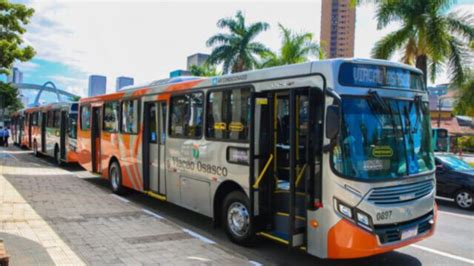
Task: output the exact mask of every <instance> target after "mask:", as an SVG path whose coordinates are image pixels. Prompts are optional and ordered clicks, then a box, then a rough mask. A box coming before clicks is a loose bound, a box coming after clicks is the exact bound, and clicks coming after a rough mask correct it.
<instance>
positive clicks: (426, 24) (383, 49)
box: [372, 0, 474, 82]
mask: <svg viewBox="0 0 474 266" xmlns="http://www.w3.org/2000/svg"><path fill="white" fill-rule="evenodd" d="M452 3H453V1H451V0H385V1H376V6H377V9H376V18H377V27H378V28H379V29H383V28H385V27H386V26H387V25H388V24H390V23H391V22H400V23H401V28H400V29H399V30H396V31H394V32H392V33H390V34H388V35H387V36H385V37H384V38H382V39H381V40H380V41H378V42H377V43H376V44H375V46H374V48H373V50H372V56H373V57H375V58H382V59H388V58H390V57H391V56H392V55H393V54H394V53H395V52H396V51H401V52H402V61H403V62H404V63H407V64H411V65H416V67H417V68H419V69H421V70H422V71H423V73H424V78H425V82H427V77H428V72H429V76H430V79H431V81H432V82H434V81H435V78H436V74H437V73H438V72H439V71H441V69H442V68H443V67H447V69H448V71H449V72H448V73H449V75H450V78H451V80H452V81H453V82H462V81H463V80H464V72H465V69H464V66H465V65H466V64H467V62H469V60H470V57H472V55H471V53H470V52H469V50H468V49H469V48H468V44H469V42H470V41H472V40H473V39H474V28H473V25H474V20H473V16H472V14H468V13H466V14H463V15H460V14H459V13H456V12H450V13H447V12H446V11H447V10H448V9H449V8H450V7H451V5H452Z"/></svg>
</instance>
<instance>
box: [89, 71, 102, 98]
mask: <svg viewBox="0 0 474 266" xmlns="http://www.w3.org/2000/svg"><path fill="white" fill-rule="evenodd" d="M106 88H107V78H106V77H105V76H99V75H90V76H89V90H88V95H87V96H88V97H91V96H97V95H102V94H105V90H106Z"/></svg>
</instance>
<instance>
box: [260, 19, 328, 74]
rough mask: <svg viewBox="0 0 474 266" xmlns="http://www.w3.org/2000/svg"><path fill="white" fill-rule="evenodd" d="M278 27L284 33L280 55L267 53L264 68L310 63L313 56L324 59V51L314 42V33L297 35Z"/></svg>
mask: <svg viewBox="0 0 474 266" xmlns="http://www.w3.org/2000/svg"><path fill="white" fill-rule="evenodd" d="M278 27H279V28H280V30H281V33H282V41H281V47H280V51H279V54H278V55H277V54H275V53H273V52H268V53H265V54H264V55H263V57H264V61H263V64H262V67H272V66H280V65H288V64H297V63H303V62H306V61H309V57H311V56H315V57H318V58H319V59H323V58H324V53H323V50H322V49H320V47H319V45H318V44H316V43H315V42H314V41H313V34H312V33H309V32H306V33H295V32H293V31H291V30H290V29H288V28H285V27H284V26H283V25H281V24H278Z"/></svg>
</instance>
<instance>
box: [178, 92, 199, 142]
mask: <svg viewBox="0 0 474 266" xmlns="http://www.w3.org/2000/svg"><path fill="white" fill-rule="evenodd" d="M203 98H204V97H203V93H202V92H195V93H189V94H184V95H177V96H173V97H172V98H171V111H170V115H171V126H170V136H172V137H189V138H194V139H198V138H201V137H202V124H203Z"/></svg>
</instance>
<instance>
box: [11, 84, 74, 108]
mask: <svg viewBox="0 0 474 266" xmlns="http://www.w3.org/2000/svg"><path fill="white" fill-rule="evenodd" d="M12 85H13V86H14V87H16V88H17V89H22V90H37V91H39V93H38V95H37V96H36V99H35V102H34V104H38V101H39V97H40V96H41V93H42V92H43V91H50V92H55V93H56V95H58V101H59V100H60V98H59V97H60V96H59V95H64V96H66V97H75V96H77V95H75V94H72V93H70V92H67V91H64V90H61V89H58V88H57V87H56V86H55V85H54V83H53V82H51V81H48V82H46V83H45V84H43V85H42V86H41V85H36V84H29V83H13V84H12ZM47 85H51V86H47Z"/></svg>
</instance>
